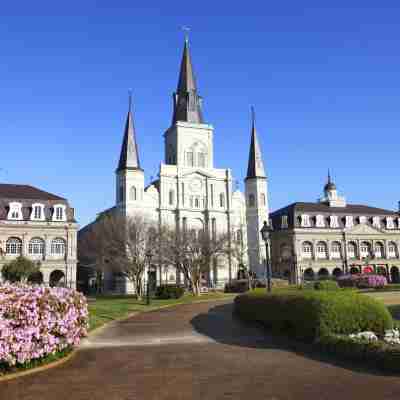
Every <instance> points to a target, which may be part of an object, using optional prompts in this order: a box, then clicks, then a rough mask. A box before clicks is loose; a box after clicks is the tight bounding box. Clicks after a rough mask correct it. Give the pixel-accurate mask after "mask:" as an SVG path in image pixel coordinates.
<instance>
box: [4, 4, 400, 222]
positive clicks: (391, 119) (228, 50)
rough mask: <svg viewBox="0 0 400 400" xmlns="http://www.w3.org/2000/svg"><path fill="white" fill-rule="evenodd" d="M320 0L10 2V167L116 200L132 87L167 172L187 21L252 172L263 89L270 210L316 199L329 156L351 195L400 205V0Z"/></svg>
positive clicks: (150, 155)
mask: <svg viewBox="0 0 400 400" xmlns="http://www.w3.org/2000/svg"><path fill="white" fill-rule="evenodd" d="M323 3H327V2H321V1H320V0H318V1H311V0H303V1H298V0H296V1H289V0H288V1H280V2H279V1H274V2H272V1H241V2H235V1H221V0H219V1H216V0H214V1H209V0H202V1H190V0H187V1H185V2H183V1H172V0H170V1H148V2H143V1H123V0H120V1H117V0H116V1H109V0H107V1H106V0H104V1H93V0H85V1H77V0H70V1H68V2H55V1H45V0H43V1H36V2H32V1H28V0H26V1H15V2H11V1H8V2H4V4H2V9H1V12H0V49H1V62H0V134H1V144H0V155H1V157H0V168H2V169H1V170H0V181H3V182H8V183H25V184H32V185H36V186H39V187H40V188H43V189H45V190H48V191H50V192H54V193H56V194H60V195H63V196H65V197H67V198H68V199H69V200H70V202H71V204H72V206H74V207H75V208H76V213H77V217H78V220H79V223H80V224H81V225H84V224H86V223H88V222H89V221H90V220H92V219H93V218H94V217H95V215H96V213H97V212H99V211H101V210H102V209H104V208H108V207H110V206H112V205H113V204H114V197H115V194H114V170H115V168H116V166H117V161H118V156H119V150H120V146H121V141H122V133H123V132H122V131H123V125H124V120H125V115H126V111H127V102H128V100H127V98H128V96H127V91H128V89H129V88H132V90H133V95H134V109H135V123H136V129H137V135H138V144H139V151H140V157H141V161H142V166H143V168H144V170H145V173H146V180H147V181H148V180H149V178H150V176H151V175H153V176H155V175H156V174H157V170H158V166H159V163H160V161H161V160H162V158H163V137H162V134H163V132H164V131H165V130H166V129H167V128H168V126H169V124H170V122H171V112H172V92H173V91H174V89H175V87H176V83H177V79H178V70H179V62H180V58H181V53H182V45H183V34H182V31H181V30H180V27H181V26H182V25H188V26H190V27H191V33H190V42H191V51H192V59H193V63H194V67H195V72H196V75H197V82H198V86H199V92H200V95H201V96H202V97H203V99H204V115H205V119H206V121H207V122H209V123H211V124H212V125H214V127H215V132H214V134H215V136H214V138H215V139H214V145H215V152H214V153H215V164H216V166H217V167H221V168H222V167H229V168H232V170H233V174H234V176H235V177H236V179H238V180H239V181H240V185H241V186H243V183H242V182H243V178H244V176H245V173H246V167H247V157H248V147H249V142H250V122H249V114H250V113H249V106H250V105H251V104H254V106H255V108H256V115H257V128H258V133H259V138H260V141H261V145H262V149H263V155H264V162H265V164H266V168H267V173H268V176H269V192H270V193H269V195H270V203H271V209H272V210H274V209H277V208H279V207H282V206H284V205H286V204H288V203H291V202H294V201H314V200H315V199H316V198H317V197H318V196H319V195H320V192H321V190H322V186H323V184H324V181H325V179H326V171H327V169H328V167H329V168H331V171H332V175H333V178H334V181H335V183H336V184H337V186H338V189H339V191H340V192H341V194H343V195H345V196H346V197H347V199H348V201H349V202H352V203H361V204H369V205H372V206H377V207H384V208H389V209H395V208H397V201H398V200H399V199H400V190H399V182H400V160H399V148H400V134H399V132H400V109H399V105H400V52H399V48H400V24H399V20H400V5H399V2H398V1H390V0H388V1H385V2H377V1H369V0H363V1H361V0H353V1H352V2H349V1H348V0H346V1H344V0H337V1H335V2H330V3H332V4H333V3H334V4H335V6H331V7H325V6H322V4H323ZM350 3H351V4H352V6H349V4H350ZM379 4H385V6H381V7H379Z"/></svg>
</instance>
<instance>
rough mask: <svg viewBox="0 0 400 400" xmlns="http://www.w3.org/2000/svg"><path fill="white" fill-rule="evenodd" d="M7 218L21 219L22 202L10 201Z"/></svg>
mask: <svg viewBox="0 0 400 400" xmlns="http://www.w3.org/2000/svg"><path fill="white" fill-rule="evenodd" d="M7 218H8V219H11V220H21V219H22V204H21V203H17V202H11V203H10V210H9V211H8V215H7Z"/></svg>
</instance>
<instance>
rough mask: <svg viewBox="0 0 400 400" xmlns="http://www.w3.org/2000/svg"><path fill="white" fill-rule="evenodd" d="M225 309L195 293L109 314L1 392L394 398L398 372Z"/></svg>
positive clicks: (60, 396) (120, 397)
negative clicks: (77, 344)
mask: <svg viewBox="0 0 400 400" xmlns="http://www.w3.org/2000/svg"><path fill="white" fill-rule="evenodd" d="M231 311H232V305H231V304H230V303H226V302H214V303H200V304H192V305H183V306H178V307H174V308H167V309H163V310H160V311H156V312H150V313H144V314H139V315H137V316H135V317H133V318H130V319H128V320H126V321H124V322H118V323H114V324H112V325H111V326H110V327H108V328H107V329H105V330H103V331H102V332H100V333H99V334H97V335H95V336H94V337H92V338H90V340H88V341H86V342H85V343H84V345H83V347H82V350H81V351H79V352H78V354H77V356H76V357H75V358H74V359H73V360H71V361H70V362H68V363H66V364H64V365H63V366H61V367H59V368H55V369H52V370H48V371H45V372H41V373H38V374H35V375H31V376H27V377H23V378H20V379H17V380H14V381H10V382H3V383H0V399H1V400H3V399H4V400H14V399H18V400H26V399H37V400H50V399H52V400H53V399H55V400H64V399H68V400H78V399H79V400H80V399H82V400H135V399H138V400H148V399H151V400H153V399H154V400H167V399H168V400H169V399H171V400H180V399H182V400H183V399H184V400H190V399H207V400H209V399H218V400H220V399H222V400H224V399H241V400H254V399H263V400H267V399H270V400H272V399H274V400H286V399H296V400H302V399H307V400H314V399H318V400H325V399H335V400H345V399H351V400H353V399H363V400H369V399H371V400H372V399H373V400H382V399H399V398H400V378H399V377H391V376H380V375H375V374H373V373H368V372H365V371H364V372H362V371H356V370H354V369H350V368H347V367H343V366H337V365H333V364H331V363H329V362H321V361H319V360H316V359H311V358H309V357H305V356H303V355H299V354H295V353H293V352H291V351H288V350H287V349H285V347H284V346H282V345H281V344H279V343H276V342H275V341H274V340H273V339H271V338H268V337H266V336H265V335H264V333H263V332H262V331H260V330H258V329H257V328H256V327H253V326H248V325H245V324H243V323H241V322H239V321H237V320H235V319H232V315H231Z"/></svg>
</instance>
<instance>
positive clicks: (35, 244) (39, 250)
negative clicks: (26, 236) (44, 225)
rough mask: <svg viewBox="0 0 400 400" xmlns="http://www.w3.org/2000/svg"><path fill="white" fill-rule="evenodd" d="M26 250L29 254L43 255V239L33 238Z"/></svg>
mask: <svg viewBox="0 0 400 400" xmlns="http://www.w3.org/2000/svg"><path fill="white" fill-rule="evenodd" d="M28 252H29V254H31V255H43V254H44V240H43V239H41V238H33V239H31V241H30V242H29V245H28Z"/></svg>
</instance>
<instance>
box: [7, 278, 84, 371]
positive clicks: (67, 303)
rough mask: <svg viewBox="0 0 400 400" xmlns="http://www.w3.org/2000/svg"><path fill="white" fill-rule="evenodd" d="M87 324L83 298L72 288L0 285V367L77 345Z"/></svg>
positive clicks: (27, 360)
mask: <svg viewBox="0 0 400 400" xmlns="http://www.w3.org/2000/svg"><path fill="white" fill-rule="evenodd" d="M88 325H89V324H88V309H87V303H86V298H85V297H84V296H83V295H82V294H81V293H79V292H76V291H75V290H72V289H66V288H46V287H42V286H27V285H11V284H4V285H0V367H2V368H3V369H4V368H5V367H11V366H13V365H16V364H17V365H21V364H27V363H30V362H31V361H33V360H36V359H41V358H43V357H46V356H48V355H50V354H56V353H58V352H61V351H64V350H66V349H68V348H70V347H73V346H77V345H78V344H79V342H80V339H81V338H82V337H83V336H86V335H87V328H88Z"/></svg>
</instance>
